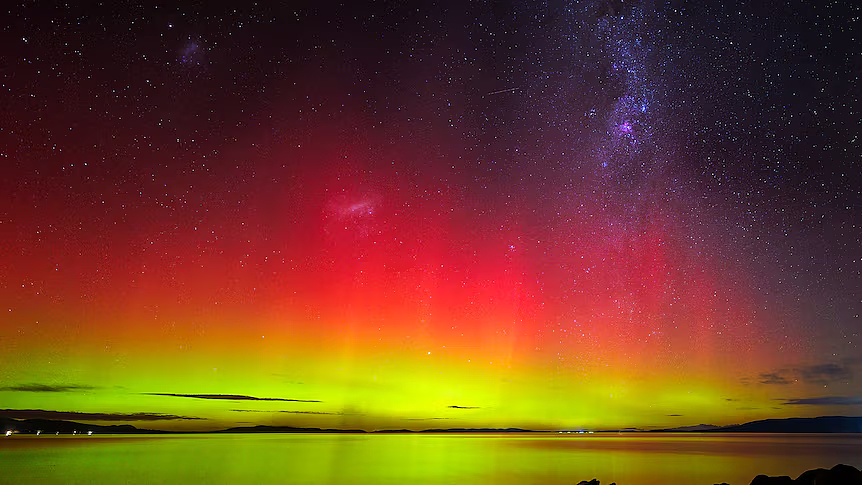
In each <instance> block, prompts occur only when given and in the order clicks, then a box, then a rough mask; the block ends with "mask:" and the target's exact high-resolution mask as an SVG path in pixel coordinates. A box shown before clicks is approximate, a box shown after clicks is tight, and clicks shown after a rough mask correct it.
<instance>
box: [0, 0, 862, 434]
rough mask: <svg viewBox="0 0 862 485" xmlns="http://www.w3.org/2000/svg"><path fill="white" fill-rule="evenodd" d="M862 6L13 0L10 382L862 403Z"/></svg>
mask: <svg viewBox="0 0 862 485" xmlns="http://www.w3.org/2000/svg"><path fill="white" fill-rule="evenodd" d="M860 15H862V8H860V7H859V6H856V5H855V4H853V2H842V1H835V2H827V3H822V2H821V3H817V2H815V4H812V3H810V2H795V1H794V2H789V3H787V4H782V5H780V6H779V5H771V6H767V5H763V4H760V3H757V2H730V3H728V2H714V1H710V2H687V1H682V0H668V1H664V2H655V1H635V2H622V1H614V0H596V1H578V0H565V1H562V0H561V1H551V2H514V3H508V2H468V3H466V4H465V3H464V2H430V1H429V2H425V1H419V2H407V3H400V2H353V3H345V4H336V3H331V4H329V3H320V2H291V5H276V4H275V3H271V2H257V3H254V2H250V3H247V4H242V5H230V6H227V5H223V4H221V3H220V2H207V4H206V5H203V4H196V3H192V4H188V3H184V4H182V5H179V6H177V5H174V4H164V3H162V4H159V3H151V4H146V5H141V4H137V3H128V2H119V3H116V2H115V3H110V2H109V3H106V4H92V5H86V6H70V5H64V4H54V3H41V2H39V3H33V2H23V3H20V4H16V5H13V6H9V7H4V16H3V20H2V21H0V25H2V34H0V35H2V44H3V45H4V46H6V48H5V49H4V52H3V53H2V54H0V56H2V61H3V62H2V66H4V67H3V68H2V70H0V97H2V98H0V99H2V100H3V105H2V115H1V116H0V163H2V166H3V176H2V177H0V193H2V194H3V197H2V199H0V240H2V245H0V309H2V317H0V354H2V355H3V362H4V364H3V365H2V366H0V383H3V386H2V387H0V399H2V400H3V401H4V403H5V404H4V407H6V408H9V409H20V410H34V409H40V410H46V411H57V412H69V413H90V414H91V415H94V416H95V415H108V414H111V413H115V414H117V415H123V416H127V415H134V414H136V413H141V415H155V416H166V417H170V416H185V417H188V416H194V417H199V418H201V419H195V420H188V419H182V420H171V419H168V418H165V422H164V423H162V425H160V426H162V427H163V428H166V429H167V428H178V429H179V428H184V429H212V428H217V427H222V426H228V425H235V424H236V423H238V422H240V421H242V422H247V420H248V419H254V420H256V421H255V423H256V424H288V425H299V426H320V427H340V426H344V427H362V428H365V429H378V428H385V427H416V426H424V425H426V424H427V423H423V421H422V420H428V419H434V420H441V421H439V422H440V423H445V424H443V425H441V426H445V427H456V426H468V427H470V426H475V427H483V426H502V427H509V426H512V427H525V428H529V427H533V428H541V429H559V428H571V427H580V426H586V427H617V426H639V427H650V426H656V427H666V426H671V425H688V424H697V423H702V422H712V423H715V424H728V423H735V422H742V421H746V420H753V419H760V418H765V417H786V416H814V415H825V414H843V415H851V414H853V413H856V414H858V413H859V412H860V411H862V408H860V407H859V405H858V402H859V401H858V396H859V395H860V393H862V380H860V373H862V359H860V350H859V338H860V336H859V333H860V326H862V321H860V318H859V314H860V311H862V280H860V275H862V273H860V271H862V241H860V239H862V228H860V224H862V219H860V215H859V214H860V207H862V204H860V202H862V196H860V191H862V180H860V163H859V160H860V159H862V147H860V140H859V134H860V126H862V114H860V103H859V101H860V93H862V91H860V86H859V75H860V72H862V71H860V66H862V57H860V52H859V49H858V48H856V47H855V46H856V45H858V42H859V39H858V28H859V22H860ZM190 396H191V397H194V396H210V397H208V398H207V399H205V400H201V399H182V397H190ZM212 396H215V397H212ZM230 396H234V397H236V396H239V397H242V398H243V399H242V401H243V402H241V403H237V402H230V399H228V398H229V397H230ZM225 400H227V401H228V402H224V401H225ZM238 406H241V407H242V409H238ZM252 412H253V413H252ZM417 423H418V424H417ZM450 425H451V426H450Z"/></svg>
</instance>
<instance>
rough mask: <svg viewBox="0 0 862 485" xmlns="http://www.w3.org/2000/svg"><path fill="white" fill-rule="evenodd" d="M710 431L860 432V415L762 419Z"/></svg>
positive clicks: (861, 420) (861, 422)
mask: <svg viewBox="0 0 862 485" xmlns="http://www.w3.org/2000/svg"><path fill="white" fill-rule="evenodd" d="M711 431H721V432H725V433H862V417H848V416H820V417H817V418H785V419H762V420H760V421H752V422H750V423H745V424H738V425H735V426H725V427H722V428H718V429H714V430H711Z"/></svg>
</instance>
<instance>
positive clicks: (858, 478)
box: [751, 465, 862, 485]
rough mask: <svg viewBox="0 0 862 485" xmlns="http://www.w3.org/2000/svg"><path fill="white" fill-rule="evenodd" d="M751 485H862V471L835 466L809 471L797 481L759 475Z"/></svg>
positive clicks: (846, 466) (784, 477)
mask: <svg viewBox="0 0 862 485" xmlns="http://www.w3.org/2000/svg"><path fill="white" fill-rule="evenodd" d="M751 485H862V471H859V470H857V469H856V468H854V467H852V466H850V465H835V466H834V467H832V469H831V470H827V469H825V468H816V469H814V470H808V471H807V472H803V473H802V475H799V476H798V477H796V480H794V479H792V478H790V477H788V476H781V477H768V476H766V475H757V476H756V477H754V480H752V481H751Z"/></svg>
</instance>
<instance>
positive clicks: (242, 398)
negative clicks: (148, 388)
mask: <svg viewBox="0 0 862 485" xmlns="http://www.w3.org/2000/svg"><path fill="white" fill-rule="evenodd" d="M144 394H146V395H148V396H170V397H188V398H192V399H216V400H223V401H281V402H323V401H317V400H313V399H285V398H280V397H254V396H243V395H240V394H174V393H167V392H145V393H144Z"/></svg>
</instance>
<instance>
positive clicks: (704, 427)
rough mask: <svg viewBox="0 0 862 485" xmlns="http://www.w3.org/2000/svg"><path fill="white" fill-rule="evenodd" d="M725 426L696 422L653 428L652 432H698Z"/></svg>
mask: <svg viewBox="0 0 862 485" xmlns="http://www.w3.org/2000/svg"><path fill="white" fill-rule="evenodd" d="M724 428H725V427H722V426H716V425H714V424H696V425H694V426H678V427H676V428H666V429H653V430H650V431H651V432H653V433H699V432H702V431H716V430H720V429H724Z"/></svg>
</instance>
